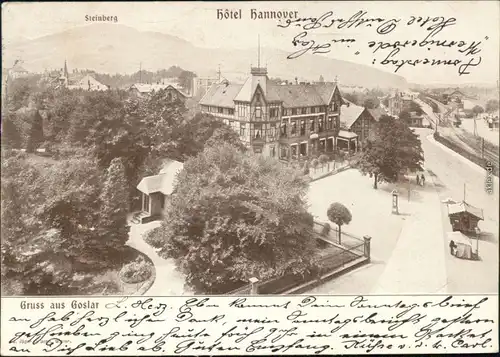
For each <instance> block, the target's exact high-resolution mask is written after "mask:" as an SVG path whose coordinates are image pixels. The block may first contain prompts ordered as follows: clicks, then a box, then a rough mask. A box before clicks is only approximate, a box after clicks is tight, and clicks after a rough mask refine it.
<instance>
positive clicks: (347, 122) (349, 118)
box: [340, 99, 365, 129]
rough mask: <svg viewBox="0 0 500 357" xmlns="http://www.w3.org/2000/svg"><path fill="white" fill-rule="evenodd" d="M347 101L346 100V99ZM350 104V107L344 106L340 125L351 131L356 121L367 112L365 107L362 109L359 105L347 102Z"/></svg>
mask: <svg viewBox="0 0 500 357" xmlns="http://www.w3.org/2000/svg"><path fill="white" fill-rule="evenodd" d="M344 100H345V99H344ZM345 101H346V102H348V103H349V105H348V106H347V105H343V106H342V109H341V114H340V123H341V125H343V126H344V127H345V128H347V129H350V128H351V126H352V124H354V122H355V121H356V120H358V118H359V116H360V115H361V113H363V111H364V110H365V108H364V107H360V106H359V105H356V104H352V103H351V102H349V101H347V100H345Z"/></svg>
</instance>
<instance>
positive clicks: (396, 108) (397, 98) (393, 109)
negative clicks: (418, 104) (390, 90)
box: [388, 92, 418, 117]
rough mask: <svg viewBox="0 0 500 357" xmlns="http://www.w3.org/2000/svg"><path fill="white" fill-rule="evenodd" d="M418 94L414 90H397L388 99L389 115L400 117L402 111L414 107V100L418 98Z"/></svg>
mask: <svg viewBox="0 0 500 357" xmlns="http://www.w3.org/2000/svg"><path fill="white" fill-rule="evenodd" d="M417 94H418V93H417ZM417 97H418V95H416V94H415V93H413V92H410V93H407V92H396V93H394V94H393V95H392V96H391V97H389V99H388V104H389V107H388V110H389V115H392V116H394V117H399V115H400V114H401V112H404V111H409V110H410V108H411V107H412V104H413V101H414V100H415V99H417Z"/></svg>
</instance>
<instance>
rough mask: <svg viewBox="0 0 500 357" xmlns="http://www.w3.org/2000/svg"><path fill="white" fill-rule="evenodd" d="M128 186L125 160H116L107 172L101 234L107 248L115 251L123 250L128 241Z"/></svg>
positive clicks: (102, 200) (103, 194)
mask: <svg viewBox="0 0 500 357" xmlns="http://www.w3.org/2000/svg"><path fill="white" fill-rule="evenodd" d="M128 194H129V193H128V185H127V179H126V178H125V166H124V165H123V160H122V159H120V158H115V159H113V160H112V161H111V164H110V165H109V167H108V170H107V172H106V179H105V181H104V187H103V190H102V192H101V196H100V198H101V202H102V206H101V210H100V221H99V232H98V234H99V235H100V236H102V239H103V241H105V243H106V246H107V247H110V248H112V249H114V250H120V249H121V248H123V246H124V245H125V243H126V242H127V239H128V232H129V227H128V225H127V213H128Z"/></svg>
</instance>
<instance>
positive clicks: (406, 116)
mask: <svg viewBox="0 0 500 357" xmlns="http://www.w3.org/2000/svg"><path fill="white" fill-rule="evenodd" d="M399 120H402V121H403V122H404V123H406V125H410V121H411V114H410V112H409V111H407V110H403V111H402V112H401V113H399Z"/></svg>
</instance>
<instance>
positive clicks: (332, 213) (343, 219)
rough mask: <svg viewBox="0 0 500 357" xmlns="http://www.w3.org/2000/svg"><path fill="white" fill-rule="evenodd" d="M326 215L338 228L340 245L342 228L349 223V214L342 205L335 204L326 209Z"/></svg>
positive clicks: (350, 217)
mask: <svg viewBox="0 0 500 357" xmlns="http://www.w3.org/2000/svg"><path fill="white" fill-rule="evenodd" d="M326 215H327V217H328V219H329V220H330V221H331V222H333V223H335V224H336V225H337V226H338V227H339V244H342V226H343V225H344V224H349V223H350V222H351V219H352V215H351V212H350V211H349V210H348V209H347V207H346V206H344V205H343V204H342V203H338V202H335V203H332V204H331V205H330V207H328V210H327V212H326Z"/></svg>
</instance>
